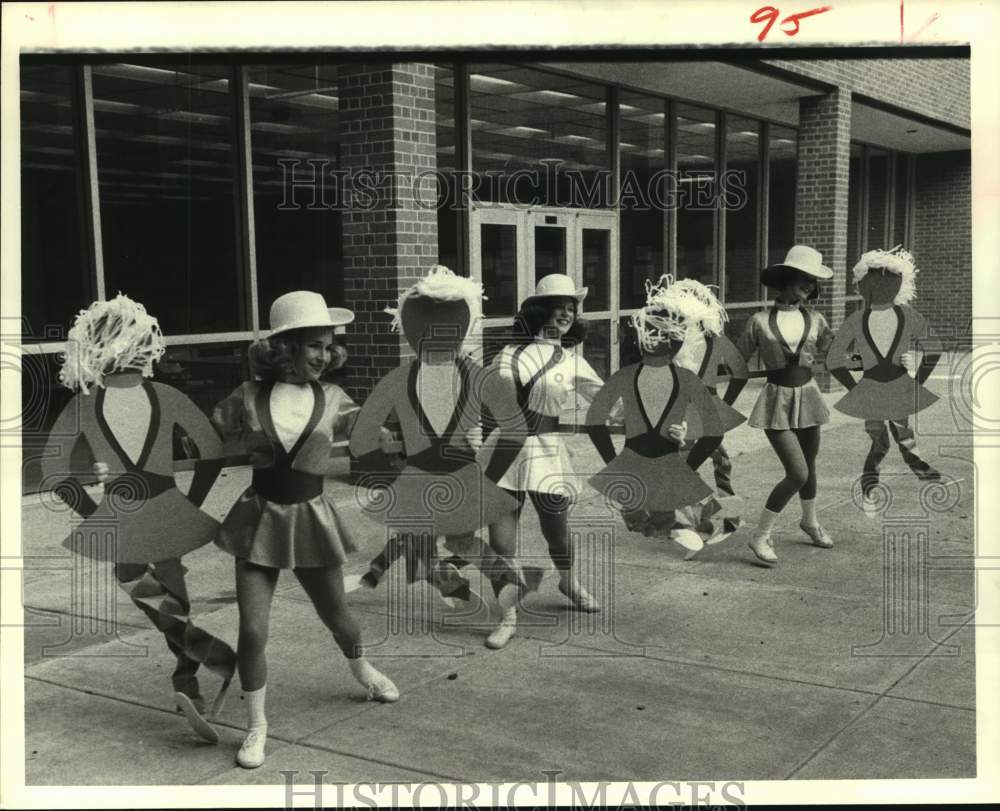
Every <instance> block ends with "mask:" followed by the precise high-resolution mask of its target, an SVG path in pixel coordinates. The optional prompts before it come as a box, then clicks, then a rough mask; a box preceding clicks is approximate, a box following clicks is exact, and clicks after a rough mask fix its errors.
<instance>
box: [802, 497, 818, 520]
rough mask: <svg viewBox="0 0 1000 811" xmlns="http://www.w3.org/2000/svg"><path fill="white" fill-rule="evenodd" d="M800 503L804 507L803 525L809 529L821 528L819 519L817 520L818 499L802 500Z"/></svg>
mask: <svg viewBox="0 0 1000 811" xmlns="http://www.w3.org/2000/svg"><path fill="white" fill-rule="evenodd" d="M799 503H800V504H801V505H802V523H803V524H805V525H806V526H807V527H816V526H819V519H817V518H816V499H814V498H800V499H799Z"/></svg>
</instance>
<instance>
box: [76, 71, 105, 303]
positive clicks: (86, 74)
mask: <svg viewBox="0 0 1000 811" xmlns="http://www.w3.org/2000/svg"><path fill="white" fill-rule="evenodd" d="M75 78H76V86H77V92H78V99H79V101H80V104H79V105H77V107H78V110H77V114H78V117H77V131H78V141H77V142H78V144H79V145H80V153H79V154H80V156H81V158H82V160H81V161H80V167H81V171H82V185H83V203H84V217H85V220H86V221H85V223H84V233H85V234H86V235H87V248H88V251H87V252H88V254H89V257H88V258H89V260H90V278H91V283H92V285H93V290H94V293H95V294H96V297H97V298H98V299H104V298H105V293H106V285H105V282H104V241H103V237H102V234H101V197H100V183H99V180H98V169H97V132H96V127H95V126H94V79H93V71H92V70H91V66H90V65H79V66H78V67H77V69H76V75H75Z"/></svg>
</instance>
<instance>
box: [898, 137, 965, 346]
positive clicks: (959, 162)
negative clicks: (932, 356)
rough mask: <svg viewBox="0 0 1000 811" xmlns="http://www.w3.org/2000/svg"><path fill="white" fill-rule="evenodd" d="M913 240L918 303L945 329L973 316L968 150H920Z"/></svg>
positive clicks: (959, 329) (957, 330) (960, 328)
mask: <svg viewBox="0 0 1000 811" xmlns="http://www.w3.org/2000/svg"><path fill="white" fill-rule="evenodd" d="M916 160H917V167H916V202H915V212H914V213H915V217H916V219H915V222H914V244H913V247H912V248H911V250H912V252H913V255H914V258H915V259H916V262H917V267H918V268H919V269H920V274H919V275H918V276H917V300H916V301H915V302H914V305H915V306H916V307H917V308H918V309H919V310H920V312H922V313H923V314H924V315H926V316H927V317H928V318H929V319H930V321H931V323H932V324H933V325H934V327H935V328H936V329H938V330H939V331H941V332H943V333H944V334H956V335H964V334H967V333H968V332H969V331H971V326H970V322H971V319H972V186H971V160H970V154H969V153H968V152H939V153H935V154H930V155H918V156H917V158H916Z"/></svg>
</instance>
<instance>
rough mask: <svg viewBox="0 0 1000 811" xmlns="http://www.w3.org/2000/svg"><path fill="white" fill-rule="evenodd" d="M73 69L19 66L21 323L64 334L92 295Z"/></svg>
mask: <svg viewBox="0 0 1000 811" xmlns="http://www.w3.org/2000/svg"><path fill="white" fill-rule="evenodd" d="M73 72H74V69H73V68H70V67H65V66H56V65H35V64H31V65H25V64H22V65H21V325H22V327H21V329H22V337H23V340H24V341H25V342H26V343H33V342H37V341H45V340H49V341H52V340H60V339H62V338H64V337H65V335H66V331H67V330H68V328H69V326H70V323H71V322H72V320H73V318H74V316H75V315H76V314H77V312H79V311H80V310H81V309H83V308H84V307H86V306H87V305H88V304H90V302H91V301H92V300H93V298H94V292H95V291H94V290H93V285H92V284H91V281H90V265H89V262H88V261H87V255H88V251H87V250H86V248H85V240H84V234H86V233H87V231H86V230H85V229H86V228H88V225H87V224H85V223H84V221H83V211H84V206H83V185H82V180H83V178H82V175H81V159H80V155H79V151H78V148H77V140H76V138H77V132H76V116H77V115H78V111H77V109H76V102H75V93H74V91H73Z"/></svg>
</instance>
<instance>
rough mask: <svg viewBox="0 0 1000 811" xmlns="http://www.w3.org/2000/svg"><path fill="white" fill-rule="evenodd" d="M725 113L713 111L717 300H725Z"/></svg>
mask: <svg viewBox="0 0 1000 811" xmlns="http://www.w3.org/2000/svg"><path fill="white" fill-rule="evenodd" d="M726 119H727V114H726V113H724V112H722V111H720V110H717V111H716V113H715V178H716V180H715V207H714V210H713V212H712V215H713V217H712V218H713V220H714V223H713V224H714V226H715V227H714V228H713V231H714V232H715V283H716V284H717V285H718V286H719V301H721V302H722V303H723V304H724V303H725V301H726V207H725V205H724V200H725V198H724V195H723V194H722V189H721V178H722V175H723V173H724V172H725V171H726V124H727V121H726Z"/></svg>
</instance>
